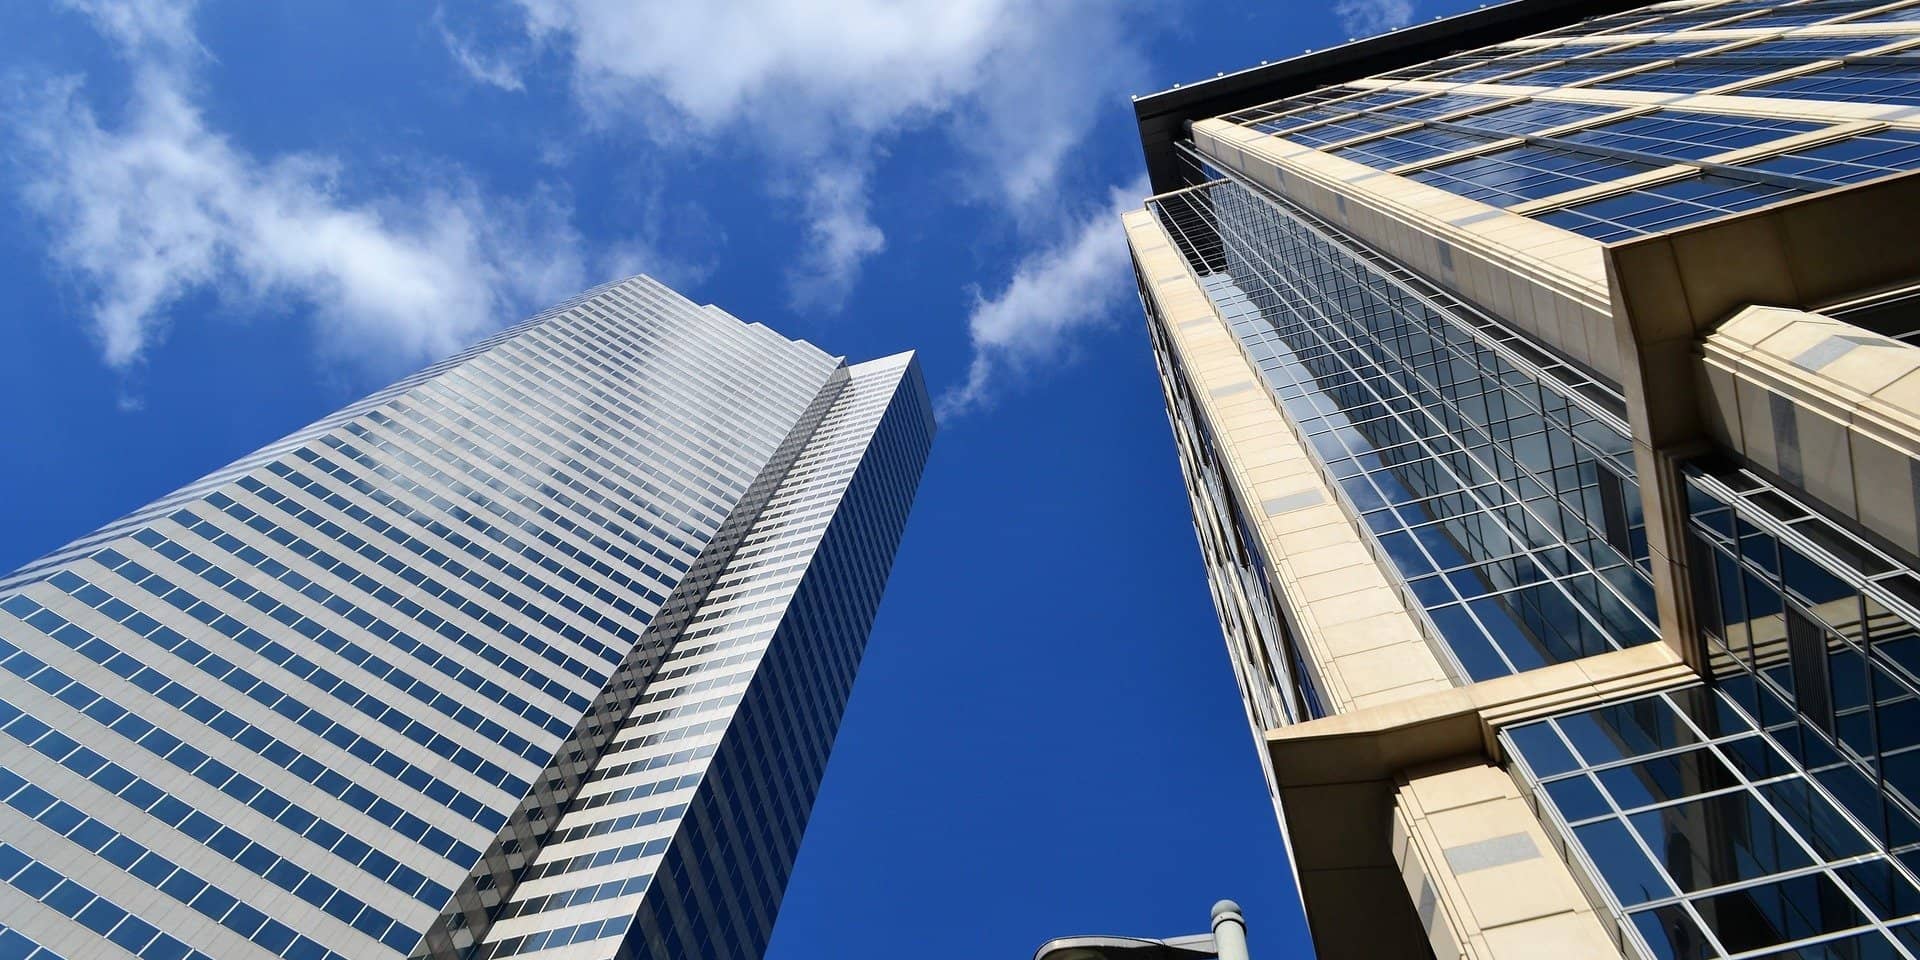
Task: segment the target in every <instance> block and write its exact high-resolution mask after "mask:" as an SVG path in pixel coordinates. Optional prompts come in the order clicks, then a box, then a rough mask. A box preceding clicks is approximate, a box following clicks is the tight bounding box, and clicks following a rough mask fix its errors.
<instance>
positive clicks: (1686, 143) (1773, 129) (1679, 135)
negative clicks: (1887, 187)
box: [1560, 110, 1822, 160]
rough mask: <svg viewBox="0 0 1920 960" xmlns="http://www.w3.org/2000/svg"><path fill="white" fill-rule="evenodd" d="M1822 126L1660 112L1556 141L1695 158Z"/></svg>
mask: <svg viewBox="0 0 1920 960" xmlns="http://www.w3.org/2000/svg"><path fill="white" fill-rule="evenodd" d="M1821 126H1822V124H1818V123H1808V122H1806V121H1803V120H1775V119H1772V118H1768V117H1733V116H1714V115H1712V114H1704V113H1684V112H1681V111H1677V110H1660V111H1656V112H1654V113H1649V114H1643V115H1641V116H1637V117H1629V118H1627V119H1625V120H1615V121H1613V122H1612V123H1606V124H1601V125H1600V126H1597V127H1588V128H1586V129H1584V130H1576V131H1574V132H1572V133H1563V134H1561V135H1560V139H1562V140H1566V141H1569V142H1571V143H1585V144H1592V145H1594V146H1597V147H1609V148H1612V149H1615V150H1633V151H1637V152H1640V153H1645V154H1648V155H1651V156H1656V157H1671V158H1673V159H1676V160H1698V159H1701V158H1703V157H1708V156H1711V155H1713V154H1716V153H1724V152H1726V151H1728V150H1737V149H1739V148H1741V147H1750V146H1753V145H1754V144H1757V143H1766V142H1768V141H1770V140H1778V139H1781V138H1783V137H1790V136H1793V135H1795V134H1799V133H1806V132H1808V131H1811V130H1818V129H1820V127H1821Z"/></svg>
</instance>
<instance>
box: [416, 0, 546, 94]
mask: <svg viewBox="0 0 1920 960" xmlns="http://www.w3.org/2000/svg"><path fill="white" fill-rule="evenodd" d="M433 28H434V29H435V30H436V31H438V32H439V34H440V42H441V43H442V44H444V45H445V46H446V48H447V54H448V55H449V56H451V57H453V62H454V63H456V64H459V66H460V69H461V70H463V71H465V72H466V74H467V76H468V77H469V78H471V79H472V80H474V81H475V82H476V83H482V84H485V85H487V86H489V87H498V88H500V89H502V90H507V91H511V92H514V93H518V92H520V91H522V90H525V89H526V88H527V85H526V84H525V83H524V82H522V81H521V79H520V65H519V64H518V63H516V62H514V60H513V58H511V57H509V56H506V55H502V54H500V53H498V52H483V51H481V50H480V49H479V47H478V46H477V45H476V44H475V43H474V42H473V41H472V40H471V39H469V38H467V37H465V36H462V35H460V34H458V33H455V32H454V30H453V29H452V28H451V27H449V26H448V25H447V12H446V8H445V7H439V8H436V9H435V10H434V11H433Z"/></svg>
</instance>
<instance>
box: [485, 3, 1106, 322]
mask: <svg viewBox="0 0 1920 960" xmlns="http://www.w3.org/2000/svg"><path fill="white" fill-rule="evenodd" d="M1131 2H1132V0H1054V2H1048V3H1042V4H1033V3H1026V2H1021V0H831V2H828V0H730V2H726V3H685V2H682V0H517V9H518V11H519V13H520V15H521V18H522V19H523V21H524V26H525V31H526V36H525V40H524V44H523V49H521V50H519V51H518V52H517V53H518V55H522V56H524V55H526V54H527V53H528V52H529V51H530V50H554V51H558V52H559V54H560V59H561V60H562V61H563V62H564V63H566V64H567V65H568V68H569V72H570V77H569V82H570V84H571V86H572V89H573V91H574V93H575V95H576V98H577V100H578V101H579V102H580V103H581V104H582V106H583V107H584V108H585V109H586V111H587V113H588V115H589V117H591V118H592V119H593V120H594V122H596V123H598V124H600V125H602V126H603V127H606V128H610V129H618V130H622V131H637V132H639V133H641V134H642V135H644V136H646V137H647V138H649V139H650V140H651V141H652V142H653V143H654V144H655V145H656V146H658V147H661V148H663V149H667V150H689V149H691V150H699V149H703V148H710V147H711V146H712V145H713V143H714V141H716V140H721V141H723V142H724V143H725V144H726V148H727V149H738V148H742V147H744V148H746V149H748V150H752V151H755V152H756V153H757V155H758V156H759V157H761V158H763V160H764V166H765V169H766V172H767V177H768V182H769V185H770V188H771V189H770V192H771V194H772V195H773V196H774V197H775V198H776V199H782V200H785V201H788V202H789V203H790V206H789V207H788V209H789V210H790V212H791V213H792V214H793V215H795V216H798V217H799V218H801V219H802V220H804V221H805V223H806V224H807V233H808V237H809V241H808V242H809V246H808V247H807V250H808V251H809V252H808V254H807V258H806V260H805V262H803V264H802V265H801V266H800V267H799V268H798V269H796V270H795V271H793V272H792V273H791V274H790V276H789V278H788V286H789V293H790V299H791V300H792V301H793V302H794V304H795V305H796V307H801V308H811V309H820V310H828V311H831V310H833V309H836V308H837V307H838V306H839V305H840V304H841V303H842V302H843V301H844V299H845V297H846V294H847V292H848V291H850V290H851V289H852V288H853V287H854V285H855V284H856V283H857V281H858V279H859V275H860V271H861V268H862V266H863V265H864V264H865V262H866V261H867V260H868V259H869V258H871V257H873V256H874V255H876V254H878V253H880V252H881V251H882V250H884V249H886V236H885V234H884V232H883V230H882V228H881V226H880V225H879V224H878V223H876V221H875V219H874V218H873V217H872V216H871V215H870V201H869V198H868V196H867V193H868V183H869V181H870V180H871V179H872V177H871V176H870V175H871V174H872V173H874V172H875V171H876V170H878V169H880V167H881V164H882V163H883V162H884V161H885V157H886V153H887V151H888V147H889V145H890V144H891V142H892V141H893V139H894V138H896V137H898V136H899V135H901V134H904V133H906V132H909V131H924V130H933V131H937V132H940V133H943V134H945V135H946V136H948V137H949V138H950V141H951V143H952V144H953V145H954V146H955V147H956V148H957V149H956V151H955V153H954V156H955V157H956V158H959V159H960V160H961V161H962V162H961V163H957V164H956V169H954V170H950V171H942V170H934V171H926V172H925V173H924V174H923V178H922V179H923V181H924V182H925V183H926V189H928V190H929V191H940V192H941V193H942V194H943V195H947V196H953V195H956V194H957V195H959V196H958V199H961V200H963V201H984V202H988V203H992V204H995V205H997V206H998V207H999V208H1000V209H1002V210H1004V211H1010V212H1013V213H1016V214H1018V218H1017V219H1018V222H1020V223H1022V224H1030V225H1035V226H1036V228H1047V227H1051V226H1053V224H1052V223H1051V222H1050V220H1049V218H1048V217H1047V216H1046V215H1045V213H1044V211H1049V210H1052V209H1054V208H1055V207H1056V206H1057V204H1055V203H1053V202H1052V198H1051V196H1050V193H1051V192H1052V191H1054V190H1055V189H1056V188H1057V187H1058V185H1059V181H1060V175H1061V171H1062V170H1063V168H1064V167H1065V166H1066V163H1067V158H1068V155H1069V153H1070V152H1071V150H1072V149H1073V148H1074V147H1075V146H1077V145H1078V144H1080V142H1081V141H1082V140H1083V139H1084V138H1085V135H1086V133H1087V131H1088V130H1089V129H1090V127H1091V125H1092V123H1093V122H1094V119H1095V118H1096V117H1097V116H1099V114H1100V112H1101V111H1100V110H1099V109H1097V108H1095V107H1094V106H1091V105H1094V104H1098V103H1101V102H1103V100H1111V101H1112V102H1124V101H1122V100H1120V99H1119V97H1120V95H1121V94H1123V93H1124V92H1125V91H1124V89H1123V87H1124V80H1125V79H1126V78H1127V77H1128V76H1130V75H1131V74H1132V73H1133V72H1135V71H1136V70H1137V68H1138V65H1139V62H1140V60H1139V57H1138V55H1137V54H1136V52H1135V51H1134V49H1133V47H1132V46H1131V44H1130V43H1129V42H1128V41H1127V39H1126V20H1127V15H1128V14H1129V10H1130V4H1131ZM450 50H453V53H454V56H455V57H456V59H462V62H464V59H463V58H464V57H471V56H473V55H474V53H473V51H472V50H471V49H466V48H460V49H454V48H452V47H450ZM943 176H945V177H949V178H951V179H952V180H953V181H954V182H953V183H952V184H950V185H949V184H942V183H940V182H939V178H940V177H943ZM1042 201H1045V202H1042Z"/></svg>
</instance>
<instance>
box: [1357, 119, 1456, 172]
mask: <svg viewBox="0 0 1920 960" xmlns="http://www.w3.org/2000/svg"><path fill="white" fill-rule="evenodd" d="M1489 142H1491V141H1489V140H1487V139H1486V138H1484V137H1476V136H1473V135H1472V134H1466V133H1456V132H1454V131H1451V130H1437V129H1433V128H1423V129H1419V130H1409V131H1407V132H1405V133H1395V134H1389V135H1387V136H1384V137H1379V138H1377V139H1373V140H1367V141H1364V142H1361V143H1356V144H1352V145H1349V146H1345V147H1338V148H1336V149H1334V150H1333V151H1331V152H1332V153H1333V154H1335V155H1336V156H1342V157H1346V158H1347V159H1349V160H1354V161H1357V162H1359V163H1364V164H1366V165H1367V166H1370V167H1375V168H1378V169H1381V170H1389V169H1392V168H1394V167H1397V166H1401V165H1403V164H1408V163H1418V162H1420V161H1422V160H1429V159H1432V158H1434V157H1438V156H1441V155H1443V154H1448V153H1453V152H1454V151H1457V150H1466V149H1469V148H1472V147H1476V146H1479V145H1481V144H1484V143H1489Z"/></svg>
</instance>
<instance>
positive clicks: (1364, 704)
mask: <svg viewBox="0 0 1920 960" xmlns="http://www.w3.org/2000/svg"><path fill="white" fill-rule="evenodd" d="M1452 688H1453V683H1452V682H1451V681H1447V680H1422V681H1420V682H1419V683H1410V684H1407V685H1405V686H1400V687H1394V688H1393V689H1391V690H1386V691H1382V692H1380V693H1366V694H1360V695H1358V696H1356V697H1354V698H1353V709H1355V710H1369V709H1372V708H1374V707H1381V706H1386V705H1388V704H1392V703H1398V702H1400V701H1402V700H1407V699H1410V698H1413V697H1419V696H1425V695H1427V694H1431V693H1441V692H1443V691H1446V690H1450V689H1452Z"/></svg>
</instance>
